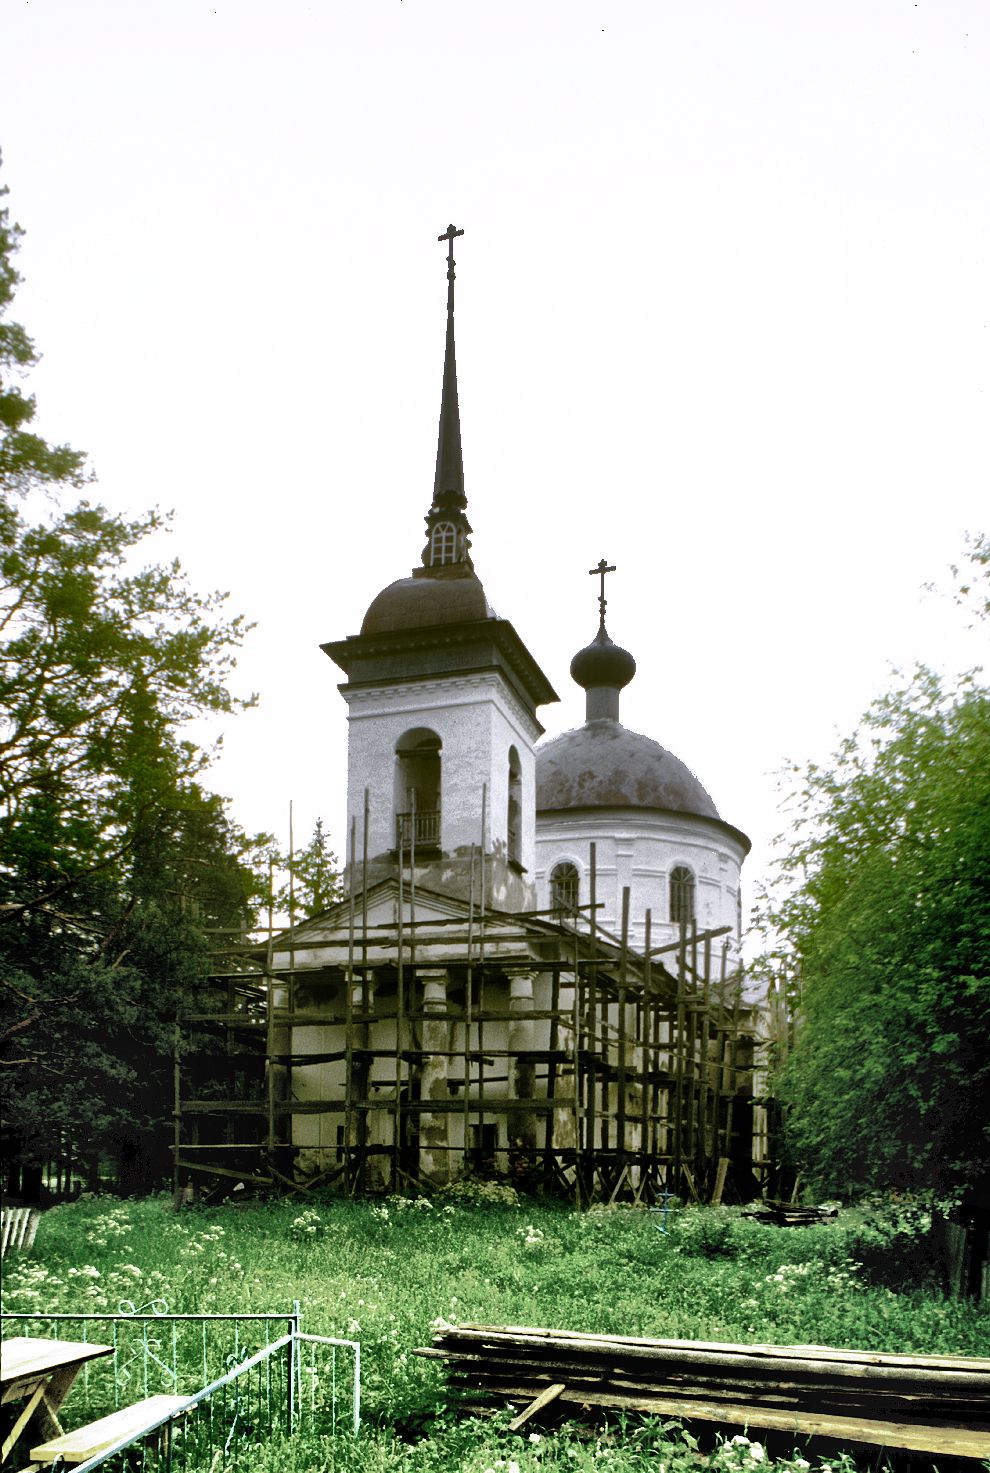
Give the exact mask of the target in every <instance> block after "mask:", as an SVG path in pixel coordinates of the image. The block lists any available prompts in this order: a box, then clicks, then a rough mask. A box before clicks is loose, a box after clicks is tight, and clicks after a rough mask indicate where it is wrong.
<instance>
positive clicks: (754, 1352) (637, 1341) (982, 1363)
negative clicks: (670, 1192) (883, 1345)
mask: <svg viewBox="0 0 990 1473" xmlns="http://www.w3.org/2000/svg"><path fill="white" fill-rule="evenodd" d="M447 1333H451V1332H447ZM452 1333H453V1335H456V1336H462V1335H463V1336H465V1337H469V1338H471V1339H474V1338H477V1337H479V1336H509V1337H513V1336H528V1337H533V1338H534V1340H540V1341H544V1342H545V1341H548V1340H555V1341H560V1342H561V1343H564V1342H567V1343H571V1344H574V1343H578V1344H580V1343H584V1344H587V1345H591V1346H597V1347H601V1348H602V1349H607V1348H610V1347H614V1346H616V1345H642V1346H647V1347H650V1348H655V1349H660V1350H664V1349H670V1350H688V1351H691V1350H711V1351H719V1352H721V1351H730V1352H733V1353H735V1354H737V1355H741V1356H747V1357H750V1356H752V1357H757V1358H759V1357H763V1356H784V1357H789V1358H795V1357H807V1358H808V1359H809V1360H811V1361H815V1362H820V1361H822V1360H834V1361H841V1362H857V1363H859V1364H862V1365H889V1366H908V1367H910V1366H919V1367H921V1368H923V1369H925V1370H937V1369H938V1368H939V1367H944V1368H945V1369H947V1370H951V1369H953V1368H956V1369H959V1370H966V1371H969V1370H972V1371H979V1372H984V1373H990V1358H984V1357H979V1356H965V1355H900V1354H897V1353H896V1352H890V1351H881V1350H839V1349H836V1348H835V1347H833V1346H830V1345H763V1344H756V1345H738V1344H735V1343H734V1342H732V1341H722V1340H673V1339H656V1338H654V1337H652V1336H646V1335H594V1334H589V1333H588V1332H587V1331H584V1330H544V1329H535V1328H533V1327H532V1326H527V1325H483V1324H480V1323H475V1322H470V1323H468V1324H464V1325H459V1326H458V1327H457V1328H456V1330H455V1331H453V1332H452Z"/></svg>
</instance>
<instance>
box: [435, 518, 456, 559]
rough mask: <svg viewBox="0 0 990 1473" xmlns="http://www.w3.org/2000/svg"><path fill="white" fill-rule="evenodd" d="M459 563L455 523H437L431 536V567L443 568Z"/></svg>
mask: <svg viewBox="0 0 990 1473" xmlns="http://www.w3.org/2000/svg"><path fill="white" fill-rule="evenodd" d="M456 561H457V528H456V527H455V526H454V524H453V522H437V524H436V526H435V527H434V528H433V531H432V532H431V534H430V566H431V567H433V568H442V567H443V566H444V564H445V563H456Z"/></svg>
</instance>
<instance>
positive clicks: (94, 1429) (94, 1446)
mask: <svg viewBox="0 0 990 1473" xmlns="http://www.w3.org/2000/svg"><path fill="white" fill-rule="evenodd" d="M187 1401H188V1397H185V1396H149V1397H147V1398H146V1399H145V1400H144V1401H139V1402H135V1404H134V1405H133V1406H129V1407H121V1409H120V1411H117V1412H111V1413H110V1415H109V1416H107V1417H100V1419H99V1420H98V1421H96V1422H90V1423H88V1424H87V1426H85V1427H77V1428H76V1430H75V1431H74V1432H65V1433H63V1434H62V1436H61V1437H53V1438H52V1439H51V1440H50V1441H48V1442H40V1443H38V1445H37V1446H36V1447H33V1448H32V1449H31V1460H32V1462H37V1463H53V1462H54V1461H55V1459H56V1458H62V1459H63V1460H64V1461H65V1462H67V1463H83V1462H85V1461H86V1459H87V1458H92V1457H95V1456H96V1454H97V1453H100V1452H103V1450H104V1449H105V1448H108V1447H112V1446H113V1445H114V1443H115V1442H120V1441H121V1440H122V1439H123V1438H125V1437H134V1436H136V1435H137V1434H138V1433H140V1432H141V1431H143V1430H144V1429H145V1428H147V1427H152V1426H154V1424H155V1423H156V1422H158V1421H160V1420H161V1418H162V1417H164V1416H166V1415H167V1414H168V1413H169V1412H175V1411H179V1410H180V1408H182V1407H184V1406H185V1405H186V1403H187Z"/></svg>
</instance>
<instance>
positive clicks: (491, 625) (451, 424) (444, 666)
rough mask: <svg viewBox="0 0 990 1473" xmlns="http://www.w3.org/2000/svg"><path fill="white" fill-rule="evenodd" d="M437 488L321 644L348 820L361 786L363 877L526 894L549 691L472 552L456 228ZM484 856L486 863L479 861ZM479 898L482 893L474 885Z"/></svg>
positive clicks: (529, 900)
mask: <svg viewBox="0 0 990 1473" xmlns="http://www.w3.org/2000/svg"><path fill="white" fill-rule="evenodd" d="M463 233H464V232H463V231H462V230H458V229H456V228H455V227H454V226H453V225H449V226H448V227H447V229H446V231H445V232H444V234H443V235H441V236H439V237H438V238H439V240H441V241H446V242H447V332H446V346H445V351H444V366H443V389H442V393H441V399H440V427H439V435H438V443H437V463H436V473H435V476H434V482H433V500H432V503H431V505H430V508H429V510H428V511H427V514H426V533H427V536H426V546H425V547H424V548H423V552H422V560H421V564H420V566H419V567H417V568H414V569H413V570H412V574H411V576H410V577H408V578H400V579H399V580H398V581H396V582H394V583H390V584H389V585H388V587H386V588H384V589H383V590H382V591H381V593H379V594H378V595H377V597H376V598H374V599H373V600H372V602H371V604H370V606H369V608H368V611H367V613H366V614H365V616H364V621H363V623H362V625H361V632H360V633H359V634H355V635H349V636H348V637H347V638H346V639H343V640H337V641H334V642H331V643H328V644H324V645H323V646H321V648H322V649H323V650H324V651H325V652H326V654H328V655H329V656H330V658H331V659H332V660H334V661H335V662H336V664H337V665H339V666H340V668H341V669H342V670H343V671H344V673H345V675H346V676H347V679H346V681H345V682H344V683H343V684H341V685H340V686H339V687H338V688H339V690H340V692H341V695H342V696H343V697H344V700H345V701H346V702H347V708H348V715H347V719H348V741H347V812H348V831H350V827H351V820H352V818H356V819H357V831H358V845H359V846H360V848H363V846H364V843H365V836H364V834H363V832H362V830H363V825H364V812H365V792H366V791H367V794H368V825H367V840H366V842H367V852H368V856H369V861H370V863H369V883H374V882H375V881H377V880H378V879H380V878H382V877H383V876H384V875H386V874H389V873H395V872H397V870H398V868H399V867H400V866H401V867H402V868H403V869H404V870H409V869H410V868H411V867H412V866H415V873H416V882H417V884H420V885H423V886H425V887H426V888H429V889H433V890H439V891H444V892H447V893H449V894H453V895H457V896H460V897H461V898H464V899H467V897H468V895H469V893H470V889H471V884H472V874H473V875H474V876H475V884H476V885H477V884H479V883H480V875H481V871H482V868H483V869H484V875H485V902H486V904H487V905H490V906H492V907H494V908H496V909H499V910H521V909H529V908H532V906H533V905H534V904H535V889H534V884H533V871H534V866H535V824H536V788H535V782H536V779H535V757H534V751H533V748H534V745H535V743H536V741H537V739H538V738H539V737H540V736H541V735H542V734H543V727H542V726H541V725H540V722H539V720H538V719H537V716H536V710H537V707H538V706H541V705H544V704H546V703H548V702H551V701H555V700H557V696H556V693H555V692H554V690H553V688H552V687H551V685H550V682H549V681H548V680H547V678H546V676H545V675H544V674H543V672H542V670H541V669H540V667H539V666H538V665H537V663H536V661H535V660H534V659H533V657H532V655H531V654H530V653H529V651H528V650H527V648H526V646H525V645H524V644H523V642H522V640H521V639H520V638H519V635H518V634H517V633H516V631H515V629H514V628H513V627H512V625H511V624H510V623H509V621H508V620H507V619H500V618H499V617H498V615H497V614H496V613H495V612H494V610H493V609H492V608H491V606H490V605H489V603H488V600H487V598H486V596H485V591H484V588H483V587H482V585H481V581H480V579H479V578H478V576H477V574H476V573H475V571H474V564H473V563H472V560H471V552H470V545H471V544H470V535H471V526H470V523H469V522H468V518H467V497H466V495H465V491H464V462H463V455H462V450H461V425H460V409H459V405H458V397H457V367H456V358H455V351H454V266H455V262H454V254H453V252H454V240H455V239H456V238H457V237H458V236H461V235H463ZM482 853H483V854H484V865H483V866H482V865H481V864H480V862H479V858H480V855H481V854H482ZM475 895H476V898H477V899H479V900H480V892H479V891H478V890H477V889H476V891H475Z"/></svg>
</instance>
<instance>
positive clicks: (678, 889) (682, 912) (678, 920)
mask: <svg viewBox="0 0 990 1473" xmlns="http://www.w3.org/2000/svg"><path fill="white" fill-rule="evenodd" d="M670 920H671V924H672V925H675V926H681V925H690V924H691V922H692V921H693V920H694V875H693V874H692V873H691V871H690V870H689V869H688V867H687V865H684V864H678V865H676V866H675V868H674V869H672V870H671V872H670Z"/></svg>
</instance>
